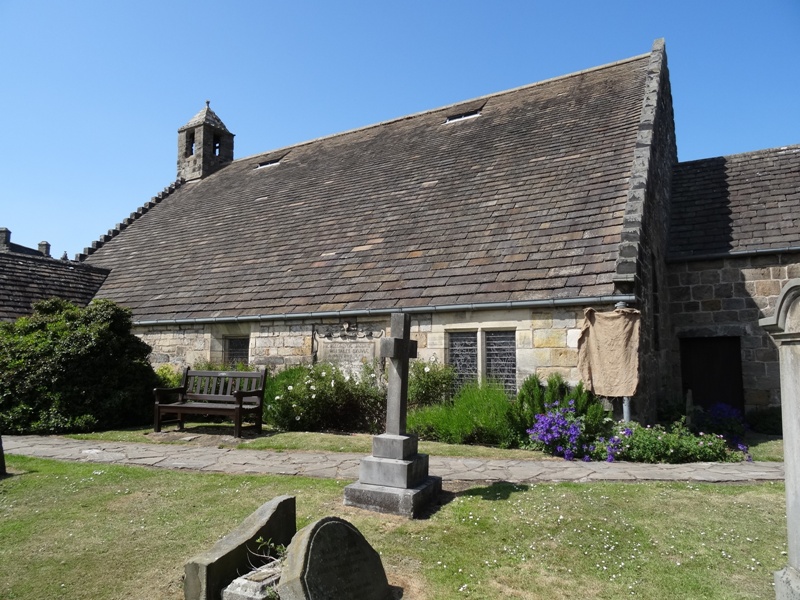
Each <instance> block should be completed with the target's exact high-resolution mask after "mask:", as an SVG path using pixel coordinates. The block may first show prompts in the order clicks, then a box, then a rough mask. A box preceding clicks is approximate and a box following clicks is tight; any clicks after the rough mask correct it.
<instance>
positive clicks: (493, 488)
mask: <svg viewBox="0 0 800 600" xmlns="http://www.w3.org/2000/svg"><path fill="white" fill-rule="evenodd" d="M529 487H530V486H528V485H525V484H519V483H509V482H508V481H496V482H494V483H493V484H491V485H489V486H485V487H476V488H469V489H466V490H464V491H462V492H458V493H456V496H471V497H480V498H481V499H482V500H508V499H509V498H510V497H511V494H513V493H515V492H527V491H528V489H529Z"/></svg>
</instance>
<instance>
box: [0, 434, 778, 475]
mask: <svg viewBox="0 0 800 600" xmlns="http://www.w3.org/2000/svg"><path fill="white" fill-rule="evenodd" d="M188 439H191V436H190V438H187V440H188ZM3 446H4V448H5V452H6V453H7V454H20V455H24V456H35V457H40V458H53V459H56V460H70V461H79V462H97V463H114V464H120V465H145V466H149V467H160V468H166V469H188V470H195V471H207V472H221V473H273V474H280V475H304V476H307V477H324V478H330V479H339V480H343V481H355V480H357V479H358V466H359V462H360V460H361V459H362V458H363V456H364V455H362V454H349V453H337V452H307V451H282V452H275V451H270V450H238V449H233V448H217V447H208V446H202V445H196V444H194V445H193V444H140V443H133V442H102V441H96V440H73V439H69V438H63V437H58V436H3ZM430 473H431V475H438V476H439V477H442V478H443V479H444V480H445V481H508V482H513V483H537V482H555V481H575V482H590V481H692V482H709V483H733V482H745V481H782V480H783V477H784V469H783V463H774V462H751V463H747V462H741V463H691V464H685V465H649V464H642V463H628V462H615V463H606V462H589V463H585V462H579V461H576V462H567V461H564V460H543V461H537V460H497V459H480V458H452V457H446V456H431V457H430Z"/></svg>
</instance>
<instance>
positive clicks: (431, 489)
mask: <svg viewBox="0 0 800 600" xmlns="http://www.w3.org/2000/svg"><path fill="white" fill-rule="evenodd" d="M441 491H442V478H441V477H427V478H426V479H425V481H423V482H422V483H421V484H419V485H418V486H416V487H413V488H410V489H403V488H393V487H388V486H385V485H371V484H369V483H361V482H360V481H358V482H356V483H352V484H350V485H348V486H347V487H346V488H344V504H345V506H355V507H356V508H364V509H366V510H371V511H375V512H380V513H387V514H391V515H400V516H402V517H407V518H409V519H413V518H415V517H418V516H419V514H420V512H421V511H422V509H423V508H424V507H425V506H426V505H427V504H429V503H430V502H432V501H433V500H434V499H435V498H436V497H437V496H438V495H439V494H440V493H441Z"/></svg>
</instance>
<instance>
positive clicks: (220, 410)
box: [153, 369, 266, 437]
mask: <svg viewBox="0 0 800 600" xmlns="http://www.w3.org/2000/svg"><path fill="white" fill-rule="evenodd" d="M265 380H266V372H265V371H262V372H254V371H245V372H241V371H192V370H190V369H186V370H185V371H184V374H183V385H182V386H181V388H180V393H179V394H178V396H179V397H178V401H177V402H173V400H174V393H175V392H174V391H173V397H172V398H169V401H168V402H162V401H161V400H162V395H163V396H164V398H163V399H164V400H167V397H166V394H167V393H168V390H165V389H155V390H153V393H154V395H155V398H156V403H155V411H154V412H155V415H154V416H155V424H154V430H155V431H160V430H161V416H162V415H164V414H177V415H178V426H179V427H180V428H181V429H183V415H184V414H215V415H229V416H231V417H233V419H234V435H235V436H236V437H241V418H242V414H243V413H244V414H246V415H253V416H254V420H255V424H256V431H257V432H258V433H261V419H262V411H263V402H264V382H265ZM237 392H243V393H246V394H247V395H246V396H244V397H243V398H242V405H241V410H240V409H239V402H238V401H237V399H236V396H235V394H236V393H237Z"/></svg>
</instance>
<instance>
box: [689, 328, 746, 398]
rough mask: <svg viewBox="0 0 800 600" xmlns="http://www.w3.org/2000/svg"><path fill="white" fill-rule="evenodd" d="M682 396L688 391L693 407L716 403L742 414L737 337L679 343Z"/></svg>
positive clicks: (710, 338)
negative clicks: (730, 407)
mask: <svg viewBox="0 0 800 600" xmlns="http://www.w3.org/2000/svg"><path fill="white" fill-rule="evenodd" d="M681 377H682V379H683V396H684V398H685V397H686V392H687V390H692V400H693V402H694V404H695V406H702V407H703V408H706V409H707V408H710V407H711V406H713V405H714V404H717V403H718V402H722V403H724V404H728V405H729V406H732V407H734V408H737V409H739V410H740V411H742V412H744V387H743V385H742V345H741V341H740V339H739V338H738V337H709V338H683V339H681Z"/></svg>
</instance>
